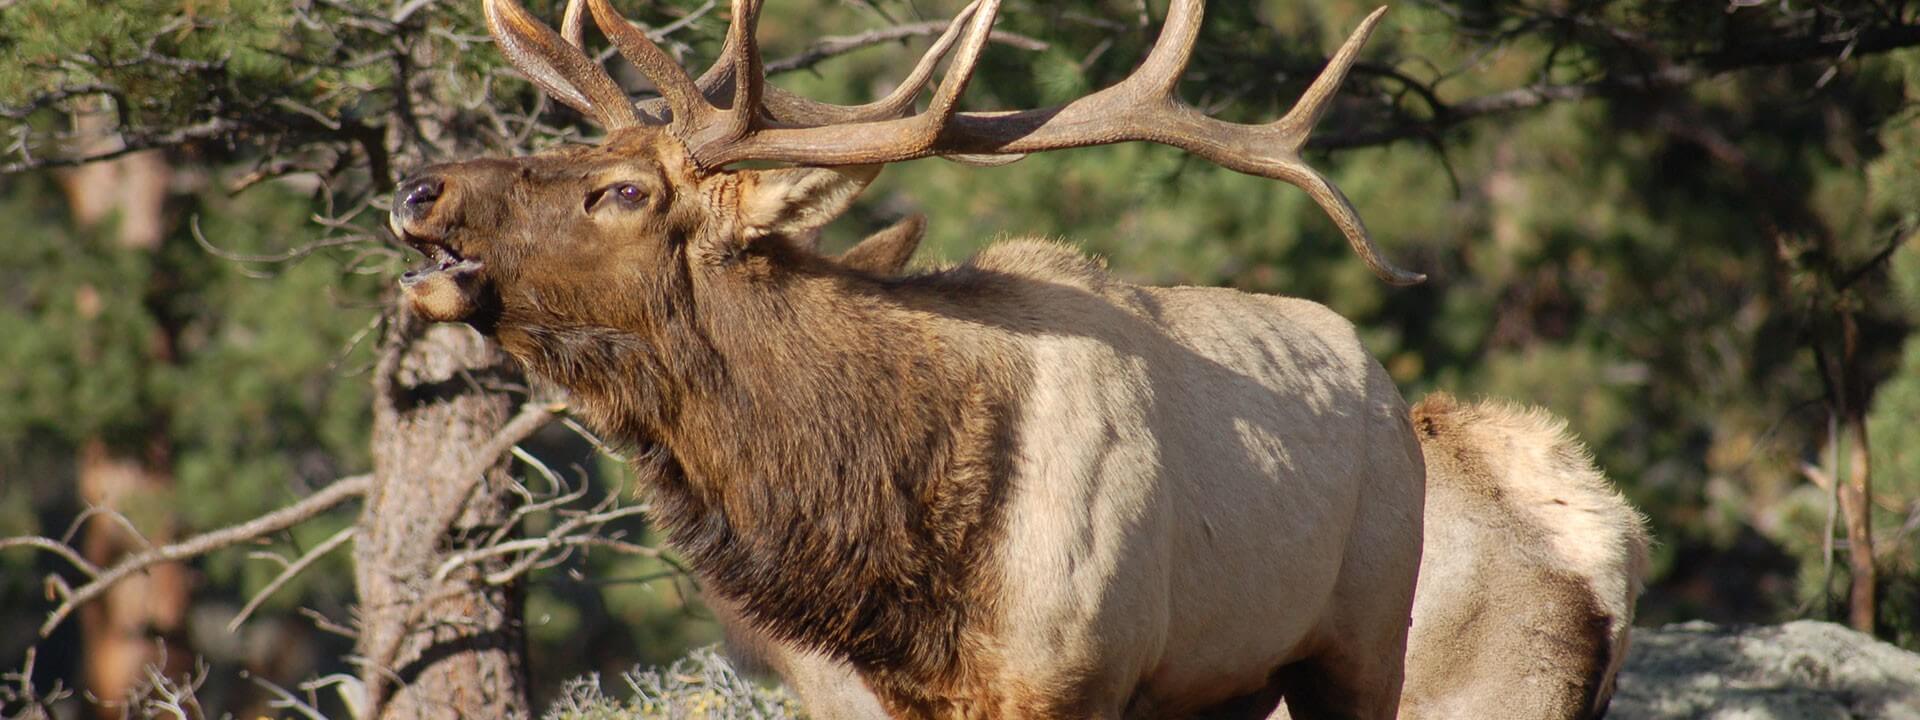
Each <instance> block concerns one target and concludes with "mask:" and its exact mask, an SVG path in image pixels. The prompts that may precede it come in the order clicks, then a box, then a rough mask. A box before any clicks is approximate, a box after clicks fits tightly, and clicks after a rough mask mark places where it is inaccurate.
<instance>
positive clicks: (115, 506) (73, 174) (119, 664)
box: [58, 111, 193, 718]
mask: <svg viewBox="0 0 1920 720" xmlns="http://www.w3.org/2000/svg"><path fill="white" fill-rule="evenodd" d="M74 123H75V126H76V130H77V131H78V132H79V134H80V135H81V136H82V137H84V138H86V139H84V140H82V141H81V145H82V147H83V150H84V151H85V152H101V151H107V150H112V149H114V148H116V147H118V146H119V143H120V140H119V138H118V136H116V135H114V134H113V131H112V126H113V121H112V118H111V116H110V115H109V114H108V113H107V112H104V111H102V112H91V113H83V114H81V115H78V116H76V117H75V118H74ZM171 175H172V173H171V171H170V169H169V168H168V166H167V162H166V160H165V159H164V158H162V157H161V156H160V153H158V152H151V151H150V152H140V153H133V154H130V155H127V156H124V157H121V158H118V159H115V160H111V161H107V162H98V163H93V164H90V165H84V166H81V167H78V168H74V169H71V170H66V171H63V172H61V173H60V174H59V175H58V180H59V183H60V189H61V192H62V194H63V195H65V197H66V200H67V209H68V212H69V213H70V214H71V215H72V217H73V220H74V224H75V225H78V226H80V227H83V228H84V227H93V226H96V225H99V224H100V223H102V222H105V221H107V220H109V219H117V220H118V226H117V227H116V228H115V236H114V245H115V247H117V248H119V249H120V250H123V251H127V252H137V253H153V252H155V251H157V250H159V249H160V244H161V241H162V240H164V239H165V237H166V234H167V228H166V218H165V215H164V210H165V204H166V198H167V185H168V182H169V179H170V177H171ZM157 284H164V283H157ZM100 302H101V300H100V293H99V291H98V290H97V289H95V288H91V287H83V288H81V289H80V291H79V297H76V298H75V303H76V305H77V306H78V307H79V309H80V312H81V317H82V319H84V320H91V319H92V317H93V315H94V314H95V313H98V312H99V310H100ZM154 335H155V336H154V337H152V338H149V339H148V340H147V343H146V347H147V351H148V355H149V360H150V361H151V362H153V363H156V364H158V363H168V362H173V361H174V357H173V345H174V343H173V336H172V334H171V332H170V330H169V328H168V326H167V324H166V323H164V322H162V323H160V324H159V328H158V329H156V330H155V332H154ZM152 417H154V418H155V419H154V420H153V421H152V424H151V425H150V426H149V427H147V428H145V431H144V433H145V435H146V438H145V440H144V441H136V442H135V443H134V444H135V445H136V446H135V447H121V446H117V445H115V444H113V443H110V442H108V441H107V440H106V439H104V438H99V437H93V438H89V439H87V440H85V441H84V442H82V443H81V447H80V452H79V457H78V458H76V467H77V468H78V472H77V475H78V480H79V483H78V484H79V490H80V496H81V498H82V499H83V500H84V501H85V502H86V503H87V504H88V505H89V506H96V507H102V508H107V509H111V510H114V511H120V512H130V513H131V514H132V519H133V520H134V521H135V525H136V526H137V527H138V528H139V529H140V532H141V534H142V535H143V536H144V537H143V538H135V537H134V536H133V535H132V534H130V533H128V532H127V530H126V528H124V527H121V526H120V525H119V524H117V523H114V522H112V521H109V520H105V519H95V520H93V521H91V522H89V523H88V524H87V526H86V529H85V531H84V532H83V534H82V536H81V540H80V547H81V553H82V554H83V555H85V556H86V558H87V560H88V561H90V562H93V563H95V564H97V565H101V566H106V565H109V564H111V563H113V562H114V561H116V560H118V559H120V557H121V556H122V555H125V554H126V553H128V552H132V551H136V550H140V549H142V548H143V544H142V542H141V540H143V539H144V541H145V542H147V543H151V544H155V545H160V544H165V543H167V542H169V541H171V540H173V535H174V526H173V525H174V523H173V517H172V516H171V515H170V514H164V513H163V514H161V515H153V514H151V512H148V513H139V512H132V511H134V510H147V511H152V510H154V509H156V508H161V507H164V506H165V505H164V503H157V502H155V500H156V499H157V498H159V497H161V496H164V495H165V494H166V493H167V492H168V491H169V490H171V489H172V487H173V467H172V460H171V455H172V453H171V448H170V447H169V444H168V439H167V433H166V429H165V427H164V420H163V419H161V418H164V413H162V412H157V411H156V412H154V413H153V416H152ZM142 442H143V443H144V447H139V446H138V445H140V444H141V443H142ZM190 586H191V583H190V582H189V578H188V574H187V569H186V567H185V566H183V565H181V564H180V563H162V564H159V565H155V566H153V567H152V568H149V569H148V570H147V571H146V572H144V573H141V574H140V575H138V576H135V577H131V578H128V579H127V580H126V582H123V583H120V584H118V585H115V586H114V587H113V589H111V590H109V591H108V592H107V594H106V595H105V596H104V597H102V598H101V599H100V600H99V601H98V602H95V603H90V604H88V605H87V606H86V607H85V608H82V609H81V611H80V629H81V637H82V640H81V642H82V645H83V646H84V650H83V651H82V653H81V657H83V658H85V659H84V660H83V662H84V663H85V667H83V668H82V674H83V676H84V677H85V678H86V680H85V682H86V687H87V690H88V691H89V692H90V694H91V695H92V696H93V697H95V698H98V700H99V704H96V705H95V707H94V713H95V715H97V716H99V717H103V718H105V717H120V715H121V711H122V708H121V707H120V705H121V704H122V703H124V702H127V701H128V700H129V696H130V695H131V694H132V692H133V691H134V690H135V688H137V687H139V686H140V684H141V682H142V681H143V679H144V677H145V668H146V667H147V666H149V665H159V666H160V669H161V670H162V671H163V672H165V673H166V674H167V675H168V676H171V677H182V676H184V675H185V674H186V672H187V671H189V670H190V669H192V667H193V655H192V652H191V651H190V649H189V648H188V646H187V644H186V641H185V637H186V625H187V607H188V603H189V600H190V595H191V593H190V592H189V590H190Z"/></svg>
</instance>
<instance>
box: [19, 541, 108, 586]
mask: <svg viewBox="0 0 1920 720" xmlns="http://www.w3.org/2000/svg"><path fill="white" fill-rule="evenodd" d="M16 547H30V548H39V549H41V550H45V551H47V552H50V553H53V554H55V555H59V556H60V558H61V559H62V560H66V561H67V562H68V563H69V564H71V565H73V567H74V568H75V569H77V570H79V571H80V572H82V573H84V574H85V575H86V576H87V577H88V578H96V577H99V576H100V566H98V565H95V564H93V563H90V562H87V559H86V558H84V557H81V556H80V553H77V552H74V551H73V547H72V546H70V545H68V544H66V543H63V542H60V541H59V540H55V539H53V538H47V537H11V538H0V550H5V549H7V548H16Z"/></svg>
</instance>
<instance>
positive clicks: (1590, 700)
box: [721, 222, 1647, 720]
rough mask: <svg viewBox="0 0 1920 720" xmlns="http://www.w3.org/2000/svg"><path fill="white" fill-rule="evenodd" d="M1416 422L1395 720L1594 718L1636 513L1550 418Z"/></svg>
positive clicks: (875, 256) (853, 701) (1622, 628)
mask: <svg viewBox="0 0 1920 720" xmlns="http://www.w3.org/2000/svg"><path fill="white" fill-rule="evenodd" d="M909 226H911V231H912V232H913V234H911V235H905V234H902V233H903V230H902V229H903V228H908V227H909ZM919 230H920V227H919V226H918V224H917V222H914V223H903V225H902V226H901V228H896V229H894V230H890V231H889V232H887V233H883V234H878V235H875V236H873V237H871V238H869V239H867V240H865V241H863V242H861V243H860V244H859V245H857V246H856V247H854V248H853V249H852V250H850V251H848V252H847V253H846V254H844V255H842V256H840V257H839V258H838V261H839V262H841V263H842V264H844V265H847V266H849V267H853V268H856V269H860V270H863V271H867V272H872V273H879V274H887V275H894V274H898V273H900V272H901V269H902V267H903V266H904V265H905V264H906V262H907V259H908V258H909V256H911V255H912V253H913V250H914V248H915V246H916V244H917V242H918V239H919V236H918V231H919ZM1412 419H1413V422H1414V426H1415V431H1416V435H1417V437H1418V438H1419V440H1420V443H1421V450H1422V453H1423V455H1424V456H1425V458H1426V471H1427V494H1426V507H1425V517H1426V522H1425V524H1424V528H1425V533H1424V551H1423V554H1422V560H1421V574H1420V583H1419V585H1418V589H1417V591H1416V593H1415V596H1414V610H1413V626H1412V631H1411V634H1410V636H1409V639H1408V651H1407V660H1406V673H1407V680H1406V685H1405V686H1404V689H1403V696H1402V700H1401V709H1400V717H1402V718H1493V717H1516V718H1520V717H1524V718H1538V719H1542V720H1545V719H1550V718H1564V719H1568V720H1571V719H1575V718H1589V717H1597V716H1598V715H1599V714H1601V713H1603V712H1604V711H1605V708H1606V706H1607V701H1608V699H1609V698H1610V697H1611V695H1612V692H1613V683H1614V679H1615V677H1616V676H1617V674H1618V672H1619V668H1620V664H1621V662H1622V661H1623V660H1624V659H1625V657H1626V651H1627V640H1628V632H1629V628H1630V625H1631V623H1632V619H1633V604H1634V600H1635V598H1636V597H1637V596H1638V594H1639V591H1640V579H1641V577H1642V576H1643V574H1644V571H1645V568H1644V564H1645V554H1646V545H1647V537H1646V532H1645V529H1644V525H1643V521H1642V520H1641V518H1640V516H1639V514H1638V513H1637V512H1636V511H1634V509H1633V508H1632V507H1631V506H1629V505H1628V504H1627V503H1626V501H1625V500H1624V499H1622V498H1621V497H1620V496H1619V494H1618V493H1617V492H1616V491H1614V490H1613V488H1612V487H1611V485H1610V484H1609V483H1608V482H1607V481H1606V479H1605V478H1604V477H1603V476H1602V475H1601V474H1600V473H1599V471H1598V470H1597V469H1595V468H1594V467H1593V465H1592V462H1591V461H1590V460H1589V459H1588V457H1587V452H1586V450H1585V448H1584V447H1582V446H1581V445H1580V444H1579V442H1578V441H1577V440H1575V439H1573V438H1572V437H1570V436H1569V435H1568V434H1567V433H1566V431H1565V428H1564V425H1563V423H1561V422H1560V421H1559V420H1557V419H1555V418H1553V417H1552V416H1550V415H1548V414H1547V413H1545V412H1544V411H1540V410H1537V409H1526V408H1521V407H1518V406H1513V405H1509V404H1504V403H1498V402H1483V403H1479V404H1474V405H1464V404H1461V403H1459V402H1457V401H1455V400H1454V399H1452V398H1451V397H1449V396H1447V395H1445V394H1444V393H1441V394H1435V395H1431V396H1429V397H1427V398H1426V399H1424V400H1422V401H1421V402H1420V403H1419V404H1418V405H1416V406H1415V407H1414V409H1413V410H1412ZM721 610H722V612H721V617H722V619H723V621H726V622H727V626H728V628H729V638H728V639H729V647H730V649H731V650H732V651H733V652H734V654H735V656H736V657H737V658H741V659H743V660H744V661H745V662H749V663H752V662H755V661H761V660H764V661H766V662H771V663H773V664H774V665H777V666H778V668H777V669H778V671H779V672H780V674H781V675H782V676H783V677H784V678H785V679H786V681H787V683H788V685H789V686H790V687H792V688H794V689H795V690H796V691H797V692H798V693H799V694H800V695H801V696H802V697H804V698H806V701H807V704H808V706H809V707H814V708H819V709H822V710H823V711H825V712H826V713H827V715H826V716H829V717H835V718H877V717H884V716H885V715H884V712H883V711H882V710H881V708H880V707H879V705H878V703H877V702H875V701H874V700H873V698H872V695H871V693H870V692H868V691H867V689H866V688H865V686H864V685H863V684H861V681H860V680H859V678H858V677H857V676H855V675H853V674H852V673H851V672H850V671H849V670H848V669H847V668H846V666H845V665H844V664H842V663H836V662H834V661H833V660H832V659H830V658H826V657H823V656H818V655H809V654H805V653H795V652H791V651H788V650H786V649H783V648H781V647H780V646H778V645H777V644H774V643H769V642H768V641H767V639H766V638H764V637H762V636H758V635H757V634H756V633H754V632H753V631H752V630H751V629H750V628H746V627H744V626H743V625H742V624H741V623H738V622H735V621H733V620H732V618H733V617H734V613H732V612H729V611H727V610H726V609H725V608H724V607H723V608H721ZM1274 717H1275V718H1276V719H1277V718H1285V717H1288V715H1287V712H1286V710H1285V708H1282V709H1280V710H1278V711H1276V712H1275V714H1274Z"/></svg>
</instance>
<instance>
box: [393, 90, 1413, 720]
mask: <svg viewBox="0 0 1920 720" xmlns="http://www.w3.org/2000/svg"><path fill="white" fill-rule="evenodd" d="M685 157H686V156H685V152H684V150H683V149H681V148H680V147H679V146H678V143H677V142H676V141H674V140H672V139H671V138H670V137H667V136H665V135H663V134H660V133H659V132H658V131H654V130H651V129H647V128H639V129H631V130H624V131H620V132H619V133H616V134H615V135H614V136H613V137H612V138H610V139H609V141H608V142H607V143H605V144H603V145H601V146H599V147H596V148H590V149H572V150H565V151H560V152H556V153H552V154H547V155H542V156H535V157H531V158H524V159H516V160H484V161H475V162H471V163H459V164H454V165H447V166H441V167H436V168H429V169H427V170H425V171H423V172H425V173H430V174H433V175H435V176H437V177H440V178H442V179H444V180H445V183H446V190H445V193H444V194H443V197H441V198H440V199H439V200H438V202H437V203H435V204H434V206H433V207H432V209H431V211H430V212H427V213H425V214H424V215H423V216H421V217H418V218H413V219H410V220H409V221H407V222H405V223H403V224H404V227H403V228H402V229H403V230H404V231H405V232H406V233H407V235H408V237H409V238H412V239H413V240H414V241H426V240H431V241H433V242H441V243H444V244H446V245H447V246H448V247H450V248H452V250H453V251H454V252H455V253H456V254H457V255H458V256H459V257H462V258H466V259H470V260H474V261H477V262H479V263H480V265H481V269H480V270H479V271H478V275H477V277H478V282H477V283H475V284H474V285H473V286H472V296H473V298H474V303H475V308H476V309H475V311H474V313H473V314H472V316H470V317H468V318H465V319H466V320H467V321H468V322H470V323H472V324H473V325H474V326H475V327H477V328H480V329H481V330H482V331H484V332H486V333H487V334H489V335H491V336H493V337H495V338H497V339H498V341H499V342H500V344H501V345H502V346H503V347H505V348H506V349H507V350H508V351H509V352H511V353H512V354H513V355H514V356H515V357H517V358H519V359H520V360H521V361H522V362H523V363H524V364H525V365H526V366H527V367H528V368H529V369H530V370H531V371H532V372H534V373H536V374H538V375H542V376H545V377H547V378H550V379H552V380H555V381H558V382H559V383H561V384H563V385H565V386H566V387H567V388H568V389H569V390H570V391H571V392H572V397H573V403H574V406H575V408H576V411H577V412H579V413H580V414H581V415H582V416H583V417H585V418H586V419H587V421H588V422H589V423H590V424H592V425H593V426H595V427H597V428H598V429H600V430H601V431H602V432H604V433H606V434H607V435H608V436H609V437H611V438H613V439H615V440H617V441H618V442H620V443H622V444H624V445H626V446H628V447H630V448H632V449H633V455H634V457H635V466H636V469H637V471H638V472H639V473H640V475H641V477H642V478H643V479H644V480H645V482H646V484H647V485H648V487H649V491H650V500H651V502H652V504H653V506H654V509H655V519H656V520H657V522H658V523H659V524H660V526H661V527H662V528H663V529H664V530H665V531H666V533H667V536H668V539H669V541H670V542H671V543H672V544H673V545H674V546H675V547H676V548H677V549H678V550H679V551H680V552H682V553H683V554H685V556H686V557H687V559H688V560H689V561H690V563H691V564H692V565H693V567H694V568H695V569H696V571H697V572H698V573H699V574H700V575H701V576H702V578H703V580H704V581H705V583H706V587H707V588H708V589H709V590H710V591H712V592H714V593H716V594H717V595H718V596H719V597H720V598H721V599H722V601H723V602H724V603H728V604H731V605H733V606H735V607H737V608H738V611H739V613H740V614H741V615H742V616H743V617H744V619H745V620H746V622H748V623H749V624H751V625H752V626H753V627H755V628H756V629H758V630H760V631H762V632H764V633H766V634H767V635H768V636H770V637H772V638H774V639H775V640H776V641H778V642H780V643H783V644H784V645H786V646H789V647H793V648H797V649H799V650H801V651H805V652H811V653H815V654H817V655H819V656H822V657H829V658H833V659H834V660H835V661H840V662H845V663H847V665H848V666H850V667H851V668H852V669H853V671H854V672H855V673H856V674H857V675H858V676H859V677H860V679H861V681H862V682H863V683H864V684H865V685H866V686H867V687H868V688H869V689H870V690H871V691H872V694H873V696H875V697H877V698H878V700H879V703H880V705H881V706H882V707H884V708H885V710H886V711H887V712H889V713H891V714H894V715H896V716H901V717H1005V718H1026V717H1033V718H1085V717H1096V718H1118V717H1186V716H1190V715H1193V714H1195V713H1202V712H1213V713H1216V715H1215V716H1223V715H1224V716H1246V717H1257V716H1259V715H1261V714H1264V712H1265V710H1266V709H1270V708H1271V706H1272V703H1273V702H1274V700H1275V698H1276V697H1277V693H1280V692H1285V693H1287V694H1288V698H1289V701H1290V702H1293V703H1294V704H1295V707H1296V711H1297V712H1300V714H1301V715H1302V716H1303V717H1307V716H1325V717H1336V716H1338V717H1346V716H1353V717H1376V718H1378V717H1387V716H1390V715H1391V714H1392V713H1393V711H1394V708H1395V705H1396V702H1397V699H1398V695H1399V687H1400V681H1401V675H1400V659H1401V657H1402V655H1403V653H1404V650H1405V641H1406V618H1407V616H1408V613H1409V611H1410V607H1411V604H1412V596H1413V578H1414V573H1415V570H1416V568H1417V565H1418V561H1419V537H1420V519H1421V492H1422V487H1421V486H1422V482H1421V478H1422V475H1423V470H1422V466H1421V461H1420V453H1419V449H1418V446H1417V444H1416V442H1415V440H1414V436H1413V431H1412V428H1411V425H1410V423H1409V421H1408V416H1407V409H1406V406H1405V404H1404V403H1403V401H1402V400H1401V398H1400V396H1399V393H1398V392H1397V390H1396V389H1395V388H1394V385H1393V383H1392V382H1391V381H1390V380H1389V379H1388V377H1387V376H1386V374H1385V372H1384V371H1383V370H1382V369H1381V368H1380V367H1379V365H1378V364H1377V363H1376V362H1375V361H1374V360H1373V359H1372V358H1371V357H1369V356H1368V355H1367V353H1366V352H1365V350H1364V349H1363V348H1362V347H1361V345H1360V342H1359V340H1358V338H1357V337H1356V335H1355V333H1354V330H1353V328H1352V326H1351V325H1350V324H1348V323H1347V322H1346V321H1345V320H1343V319H1341V318H1339V317H1338V316H1336V315H1335V314H1333V313H1332V312H1331V311H1329V310H1327V309H1326V308H1324V307H1321V306H1319V305H1316V304H1314V303H1310V302H1306V301H1302V300H1293V299H1286V298H1276V297H1268V296H1259V295H1249V294H1244V293H1238V292H1234V291H1231V290H1222V289H1208V288H1174V289H1159V288H1143V287H1136V286H1132V285H1128V284H1125V283H1122V282H1119V281H1117V280H1115V279H1113V278H1112V277H1110V276H1109V275H1108V273H1107V272H1106V270H1105V269H1104V267H1102V266H1101V265H1100V264H1099V263H1097V262H1095V261H1093V260H1090V259H1088V258H1086V257H1084V256H1082V255H1081V254H1080V253H1079V252H1077V251H1075V250H1073V249H1071V248H1069V247H1065V246H1062V245H1058V244H1054V243H1044V242H1035V241H1015V242H1004V243H1001V244H999V245H997V246H995V247H993V248H991V249H989V250H987V251H985V252H983V253H981V254H980V255H979V256H978V257H976V258H974V259H972V260H970V261H968V262H966V263H962V264H960V265H958V266H954V267H950V268H944V269H940V270H936V271H932V272H928V273H924V274H919V275H913V276H908V277H902V278H891V277H880V276H876V275H872V274H868V273H866V272H863V271H861V270H859V269H856V268H853V267H849V266H848V265H846V264H842V263H840V262H836V261H834V260H832V259H828V258H824V257H821V256H819V255H817V254H816V253H814V252H813V251H812V250H811V249H810V248H809V247H808V243H806V242H803V241H800V240H799V239H798V238H801V237H805V236H808V233H810V232H811V231H812V230H813V229H814V228H815V227H817V225H818V224H821V223H824V222H825V221H826V220H827V219H830V218H831V217H832V216H833V215H835V214H838V213H839V212H840V211H841V210H843V209H844V207H845V204H846V203H847V202H848V201H850V200H851V198H852V195H853V194H854V192H857V190H858V189H859V186H860V185H862V184H864V179H862V176H860V175H859V173H857V172H845V173H842V174H840V175H837V176H829V175H821V174H820V173H833V172H835V171H830V170H810V171H809V170H800V171H794V170H788V171H781V170H770V171H738V172H703V171H699V170H697V169H695V168H693V167H691V166H689V165H688V164H687V163H685V162H684V158H685ZM611 183H635V184H638V185H639V186H641V187H643V188H644V189H645V193H644V198H643V199H642V200H641V201H639V202H636V203H633V204H631V206H608V205H605V204H604V203H605V202H606V201H605V200H604V197H603V198H602V200H601V201H600V202H601V204H599V205H594V207H595V208H597V209H595V210H593V211H591V212H590V211H589V210H588V207H589V205H592V203H591V201H590V198H592V197H593V196H594V193H595V192H596V191H598V190H600V189H602V188H605V187H608V186H609V185H610V184H611ZM776 199H777V201H775V200H776ZM856 264H857V263H856ZM803 696H804V692H803ZM809 700H810V701H811V699H809ZM1263 706H1264V707H1263ZM816 713H817V714H818V715H819V716H822V717H837V716H838V715H836V714H835V713H834V712H833V710H832V709H831V708H820V709H816Z"/></svg>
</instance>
